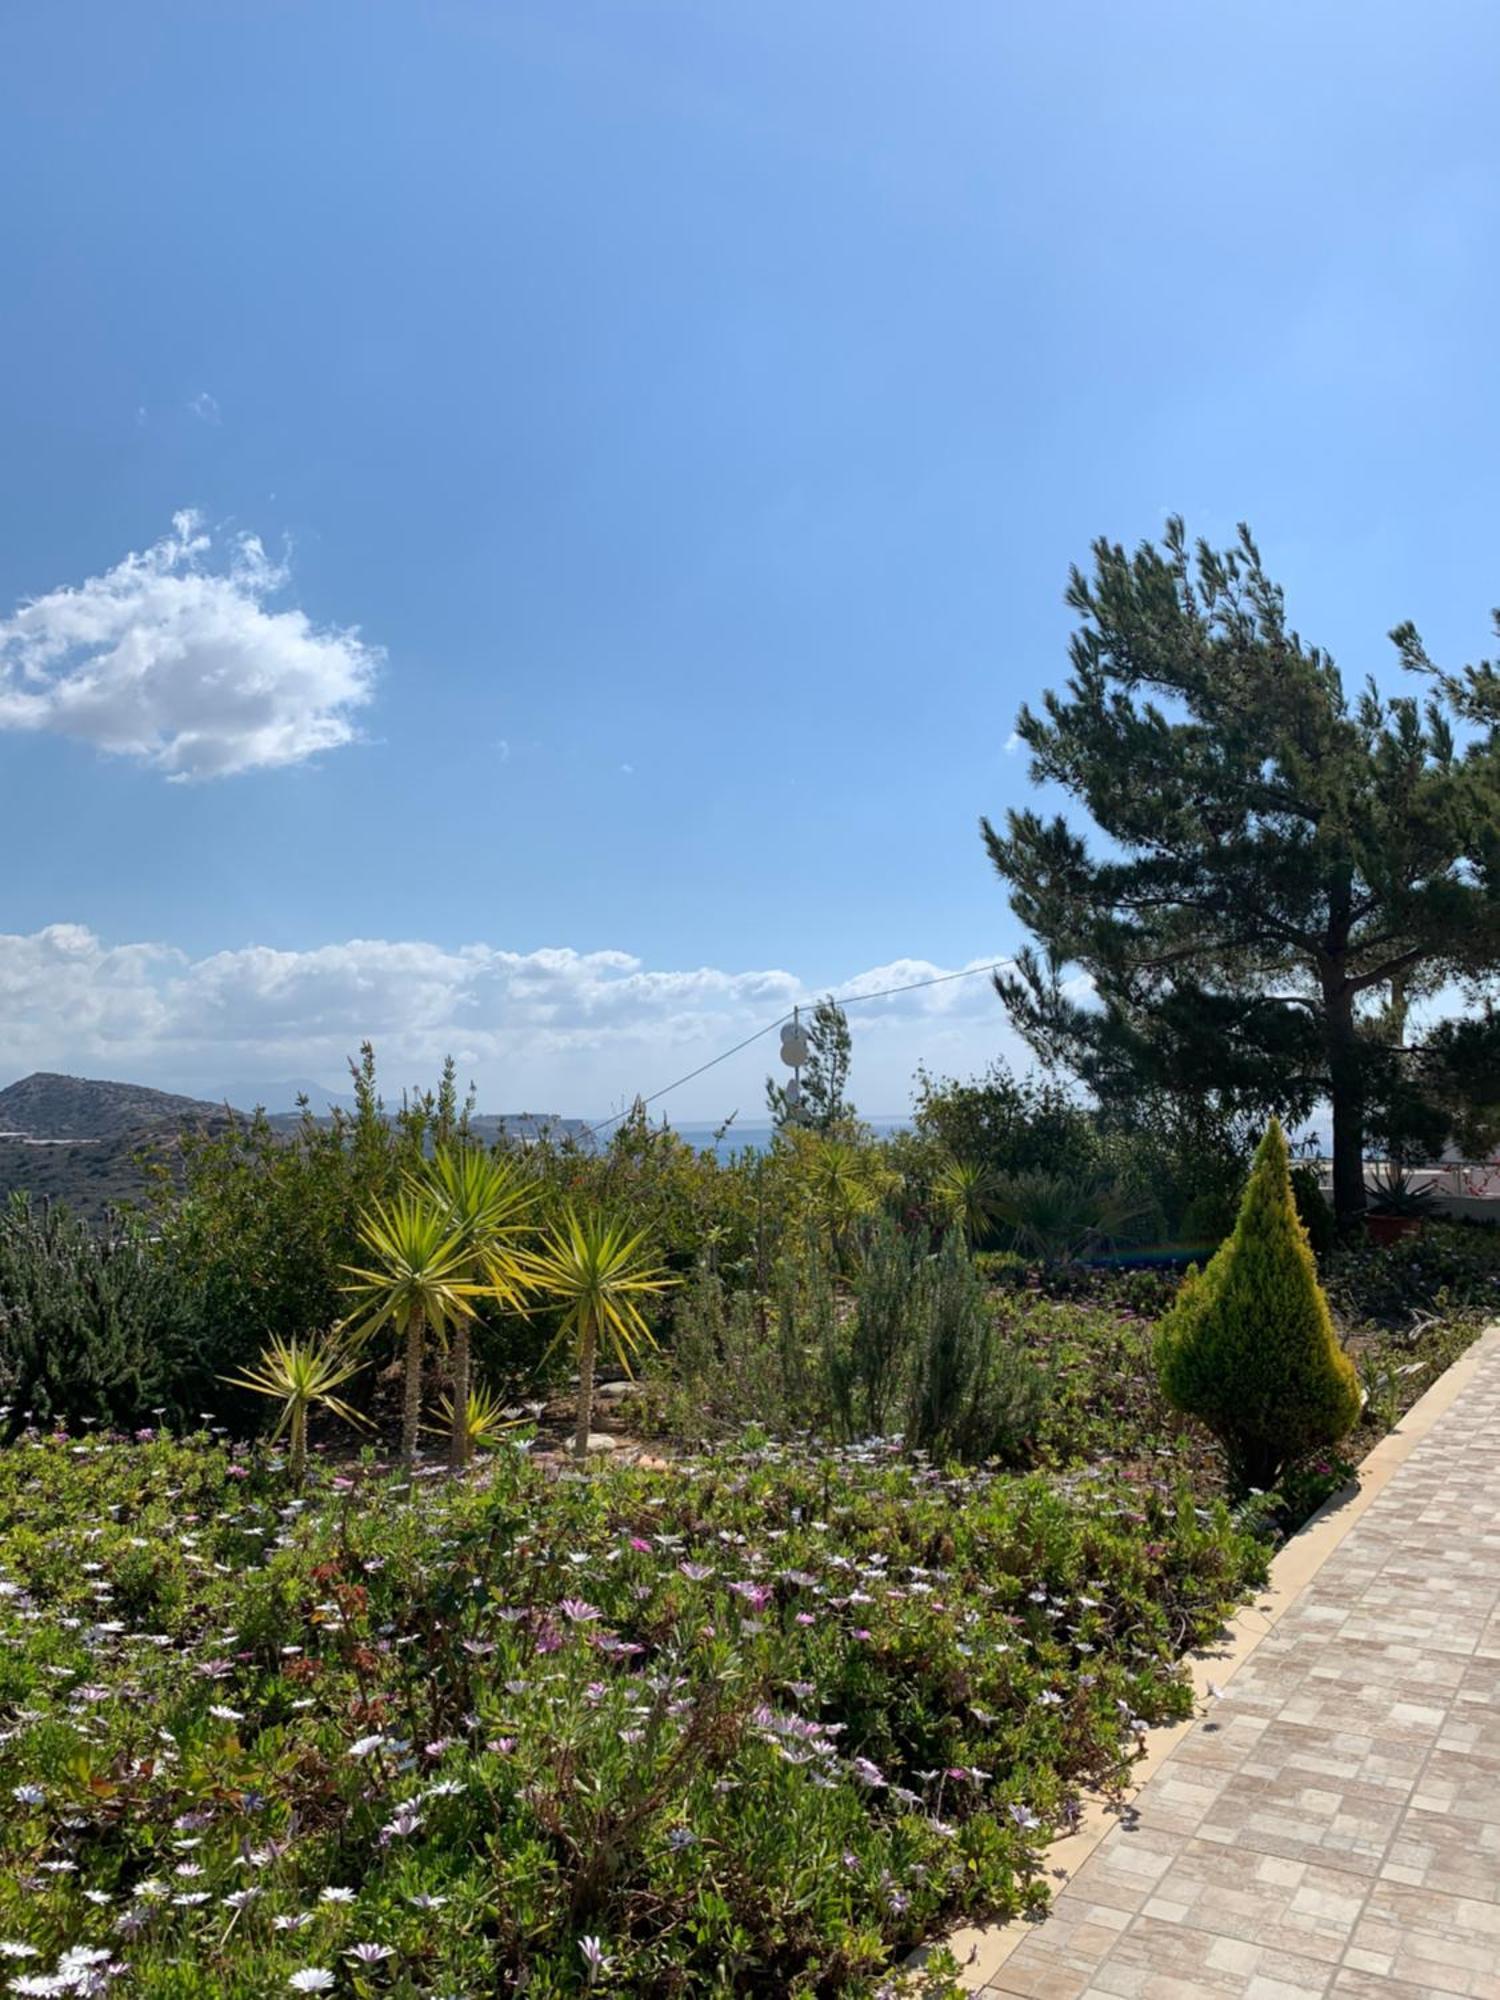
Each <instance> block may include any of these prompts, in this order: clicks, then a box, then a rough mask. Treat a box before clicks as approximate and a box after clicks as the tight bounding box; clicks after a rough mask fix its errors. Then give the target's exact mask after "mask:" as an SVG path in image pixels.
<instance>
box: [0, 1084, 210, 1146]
mask: <svg viewBox="0 0 1500 2000" xmlns="http://www.w3.org/2000/svg"><path fill="white" fill-rule="evenodd" d="M223 1116H224V1106H223V1105H222V1104H210V1103H209V1102H208V1101H207V1099H205V1098H200V1097H178V1096H176V1095H174V1093H173V1092H172V1091H170V1090H150V1089H148V1088H147V1086H146V1085H145V1084H143V1083H105V1082H102V1081H100V1080H98V1079H96V1078H93V1077H86V1076H57V1075H54V1074H52V1073H51V1072H49V1071H47V1070H38V1071H37V1072H36V1074H35V1075H34V1076H24V1077H22V1079H21V1081H20V1082H19V1083H13V1084H11V1085H10V1086H9V1088H8V1089H6V1090H0V1136H4V1137H7V1138H14V1137H17V1136H19V1137H23V1138H27V1139H119V1138H122V1137H124V1136H125V1135H126V1134H127V1133H131V1132H142V1131H146V1130H149V1129H150V1128H151V1127H153V1126H160V1125H173V1126H176V1125H200V1124H202V1123H203V1122H204V1120H205V1119H219V1118H222V1117H223Z"/></svg>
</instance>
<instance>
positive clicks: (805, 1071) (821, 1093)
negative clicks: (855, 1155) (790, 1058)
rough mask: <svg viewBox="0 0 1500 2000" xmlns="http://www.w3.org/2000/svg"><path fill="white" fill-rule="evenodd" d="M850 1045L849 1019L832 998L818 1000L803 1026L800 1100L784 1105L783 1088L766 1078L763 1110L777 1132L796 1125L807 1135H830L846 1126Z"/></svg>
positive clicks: (850, 1114)
mask: <svg viewBox="0 0 1500 2000" xmlns="http://www.w3.org/2000/svg"><path fill="white" fill-rule="evenodd" d="M852 1054H853V1045H852V1043H851V1041H850V1037H849V1017H848V1015H847V1014H846V1013H845V1012H844V1010H843V1008H842V1007H841V1006H840V1005H839V1004H838V1002H837V1001H836V1000H834V999H832V998H830V999H827V1000H820V1001H819V1002H818V1004H817V1006H816V1007H815V1008H814V1009H813V1014H812V1019H811V1021H810V1022H809V1023H808V1027H807V1061H806V1062H805V1063H804V1064H803V1065H802V1076H801V1086H802V1097H801V1101H800V1103H798V1104H797V1105H796V1106H793V1105H791V1104H789V1103H788V1102H787V1093H786V1086H785V1085H784V1084H780V1083H778V1082H777V1081H776V1079H775V1077H773V1076H768V1077H767V1078H766V1108H767V1110H768V1111H769V1112H770V1114H771V1122H772V1123H773V1124H774V1125H775V1127H776V1129H777V1131H778V1132H779V1131H783V1130H784V1129H785V1128H786V1127H787V1126H788V1125H798V1126H801V1127H802V1128H803V1129H804V1130H806V1131H809V1132H834V1131H837V1130H839V1129H840V1128H841V1127H843V1126H845V1125H847V1124H849V1123H850V1122H851V1120H852V1119H853V1117H854V1106H853V1105H852V1104H849V1103H846V1102H845V1098H844V1092H845V1091H846V1090H847V1089H848V1087H849V1063H850V1059H851V1056H852Z"/></svg>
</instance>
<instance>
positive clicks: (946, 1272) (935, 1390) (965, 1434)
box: [906, 1231, 1047, 1465]
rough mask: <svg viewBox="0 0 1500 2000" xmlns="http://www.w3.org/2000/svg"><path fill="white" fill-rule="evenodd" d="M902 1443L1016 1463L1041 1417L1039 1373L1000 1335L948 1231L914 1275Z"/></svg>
mask: <svg viewBox="0 0 1500 2000" xmlns="http://www.w3.org/2000/svg"><path fill="white" fill-rule="evenodd" d="M915 1303H916V1314H915V1322H916V1348H915V1353H914V1355H913V1361H912V1377H911V1392H910V1404H909V1410H908V1416H907V1426H906V1437H907V1442H908V1443H909V1444H911V1445H914V1446H915V1447H916V1448H917V1449H918V1450H920V1451H927V1452H930V1453H932V1455H933V1456H934V1457H938V1458H956V1459H964V1460H967V1461H968V1462H969V1463H971V1464H979V1463H982V1462H983V1461H985V1460H987V1459H999V1460H1001V1461H1003V1462H1004V1463H1006V1464H1009V1465H1015V1464H1019V1463H1020V1462H1021V1461H1022V1460H1023V1459H1024V1458H1025V1456H1026V1455H1027V1453H1028V1451H1029V1449H1030V1446H1031V1444H1032V1441H1033V1439H1034V1438H1035V1436H1036V1433H1037V1429H1038V1426H1039V1424H1040V1422H1041V1417H1042V1409H1043V1406H1044V1404H1045V1401H1046V1394H1047V1388H1046V1378H1045V1377H1044V1376H1043V1374H1042V1372H1041V1370H1040V1369H1039V1368H1038V1367H1037V1366H1036V1365H1035V1363H1034V1362H1032V1360H1031V1359H1030V1357H1029V1356H1028V1355H1027V1354H1026V1353H1025V1351H1024V1350H1023V1349H1022V1347H1021V1345H1020V1343H1019V1342H1018V1341H1016V1340H1014V1339H1013V1338H1012V1339H1004V1338H1002V1337H1001V1336H1000V1334H999V1332H998V1329H997V1327H996V1321H995V1312H994V1309H993V1307H992V1306H991V1304H990V1301H989V1299H988V1297H987V1295H986V1292H985V1287H984V1281H983V1279H982V1278H981V1277H980V1276H979V1274H978V1272H977V1271H976V1270H975V1268H974V1261H973V1259H972V1258H971V1257H970V1256H969V1255H968V1253H967V1251H966V1250H965V1247H964V1242H963V1238H962V1237H961V1236H960V1235H959V1234H958V1232H957V1231H955V1232H954V1233H953V1234H952V1235H950V1236H949V1237H948V1238H947V1239H946V1241H945V1242H944V1244H943V1247H942V1249H941V1251H940V1252H939V1253H938V1255H937V1256H936V1257H934V1258H932V1259H931V1261H930V1262H929V1263H928V1264H927V1265H926V1266H925V1268H924V1269H923V1271H922V1273H921V1277H920V1280H919V1283H918V1287H917V1298H916V1302H915Z"/></svg>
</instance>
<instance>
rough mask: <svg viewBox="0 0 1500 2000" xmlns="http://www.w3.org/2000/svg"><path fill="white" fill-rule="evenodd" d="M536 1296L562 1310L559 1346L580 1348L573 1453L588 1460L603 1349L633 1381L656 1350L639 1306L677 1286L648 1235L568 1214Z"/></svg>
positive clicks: (550, 1239)
mask: <svg viewBox="0 0 1500 2000" xmlns="http://www.w3.org/2000/svg"><path fill="white" fill-rule="evenodd" d="M532 1271H533V1281H534V1283H535V1284H536V1286H537V1289H538V1290H539V1291H541V1292H542V1293H543V1294H544V1295H545V1296H546V1297H547V1298H549V1299H551V1300H553V1301H554V1303H555V1304H557V1305H559V1306H561V1308H562V1324H561V1325H560V1326H559V1328H558V1330H557V1340H555V1341H554V1342H553V1345H554V1346H556V1345H557V1343H558V1341H564V1340H568V1341H573V1342H576V1347H577V1357H578V1424H577V1428H576V1431H575V1433H574V1437H573V1453H574V1456H575V1457H577V1458H580V1459H581V1458H583V1457H585V1456H586V1455H587V1453H588V1444H589V1425H590V1423H591V1421H592V1419H593V1414H594V1362H595V1358H596V1356H597V1354H598V1351H599V1348H600V1346H601V1345H603V1346H604V1348H605V1349H606V1350H607V1351H608V1353H609V1354H610V1356H611V1357H612V1359H613V1360H615V1361H616V1362H617V1363H618V1364H619V1366H620V1367H622V1368H623V1369H624V1370H625V1373H626V1374H627V1375H629V1374H632V1373H633V1372H634V1371H633V1369H632V1367H631V1363H632V1361H633V1360H634V1359H635V1357H636V1356H637V1355H638V1354H639V1353H640V1351H641V1349H642V1348H643V1347H649V1346H651V1345H652V1339H651V1329H650V1328H649V1327H648V1326H647V1324H646V1321H645V1319H644V1318H643V1316H642V1314H641V1306H640V1302H641V1300H643V1299H647V1298H654V1297H657V1296H659V1295H660V1294H661V1293H662V1292H664V1291H666V1290H667V1289H668V1287H669V1286H671V1285H674V1284H675V1283H676V1282H677V1280H676V1279H675V1278H673V1277H672V1276H671V1275H670V1274H669V1273H668V1272H666V1271H665V1270H663V1269H662V1267H661V1266H660V1265H659V1264H656V1263H654V1262H653V1261H652V1259H651V1257H650V1256H649V1254H648V1252H647V1250H646V1239H645V1234H644V1232H643V1231H640V1230H637V1231H635V1232H633V1233H632V1232H631V1231H630V1230H629V1229H628V1228H627V1227H626V1225H625V1224H624V1223H622V1222H618V1221H615V1220H614V1219H612V1218H611V1217H609V1216H605V1215H587V1216H581V1215H579V1214H578V1212H577V1210H576V1209H573V1208H568V1209H565V1210H564V1212H563V1215H562V1217H561V1219H560V1221H559V1222H557V1223H556V1224H555V1225H554V1226H553V1227H552V1228H551V1229H549V1230H548V1232H547V1234H546V1236H545V1237H544V1238H543V1239H542V1245H541V1248H540V1250H539V1251H538V1253H537V1255H536V1258H535V1260H534V1263H533V1266H532Z"/></svg>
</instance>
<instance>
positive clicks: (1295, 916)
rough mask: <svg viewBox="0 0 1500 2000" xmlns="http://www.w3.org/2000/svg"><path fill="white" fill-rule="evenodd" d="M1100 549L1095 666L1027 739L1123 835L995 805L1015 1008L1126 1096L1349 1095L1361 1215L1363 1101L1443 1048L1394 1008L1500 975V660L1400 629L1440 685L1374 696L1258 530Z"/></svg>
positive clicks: (1075, 679) (1348, 1173)
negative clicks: (1411, 1039) (1430, 650)
mask: <svg viewBox="0 0 1500 2000" xmlns="http://www.w3.org/2000/svg"><path fill="white" fill-rule="evenodd" d="M1093 556H1094V574H1093V576H1092V577H1091V578H1086V577H1085V576H1084V575H1083V574H1082V573H1081V572H1080V571H1078V570H1077V569H1075V570H1074V571H1073V572H1072V579H1071V582H1070V585H1069V589H1068V593H1067V597H1068V603H1069V604H1070V605H1071V606H1072V608H1073V609H1074V610H1075V611H1076V612H1078V613H1079V615H1080V619H1081V623H1080V626H1079V629H1078V630H1077V631H1076V632H1075V633H1074V636H1073V639H1072V643H1071V649H1070V657H1071V664H1072V675H1071V678H1070V680H1069V682H1068V684H1067V687H1066V689H1065V690H1063V691H1062V692H1049V693H1048V694H1047V695H1046V697H1045V700H1044V702H1043V705H1042V708H1043V712H1042V713H1041V714H1040V715H1037V714H1034V713H1032V712H1031V711H1030V710H1029V709H1023V710H1022V711H1021V715H1020V717H1019V719H1018V721H1017V724H1016V730H1017V734H1018V736H1019V737H1020V739H1021V741H1022V742H1023V743H1025V745H1026V746H1027V748H1028V749H1029V750H1030V752H1031V771H1032V776H1033V778H1034V779H1035V780H1036V781H1037V782H1038V783H1047V784H1055V785H1060V786H1061V787H1062V788H1063V789H1064V790H1065V791H1066V792H1068V793H1069V794H1071V795H1072V797H1073V798H1075V799H1076V800H1078V801H1080V802H1081V803H1082V805H1083V806H1085V807H1086V809H1087V811H1088V813H1089V814H1090V816H1091V817H1092V819H1093V821H1094V823H1095V825H1096V826H1097V828H1098V829H1099V831H1100V833H1101V834H1102V835H1103V836H1104V843H1105V845H1104V847H1103V849H1102V851H1101V852H1098V853H1095V852H1091V851H1090V849H1089V847H1088V845H1087V843H1086V841H1085V839H1084V838H1083V836H1082V835H1081V834H1080V833H1078V832H1076V831H1075V830H1074V829H1073V828H1072V827H1070V825H1069V824H1068V822H1067V820H1066V819H1065V818H1064V817H1063V816H1062V815H1058V816H1056V817H1054V818H1052V819H1050V820H1044V819H1043V818H1042V817H1041V816H1040V815H1039V814H1037V813H1036V812H1033V811H1029V810H1028V811H1013V812H1011V813H1010V814H1009V816H1008V819H1007V823H1006V826H1005V828H1004V830H1003V831H1000V830H997V829H996V828H995V827H993V826H991V825H990V824H989V823H988V822H985V824H984V837H985V841H986V843H987V845H988V848H989V853H990V857H991V859H992V861H993V862H994V865H995V867H996V869H997V870H998V872H999V874H1000V875H1001V877H1002V878H1003V879H1004V881H1005V882H1006V883H1007V885H1008V886H1009V889H1010V898H1011V907H1012V909H1013V910H1014V911H1015V913H1016V915H1017V916H1018V917H1019V918H1020V919H1021V921H1022V922H1023V923H1024V924H1025V925H1026V926H1027V928H1028V929H1029V930H1030V931H1031V932H1032V933H1033V935H1034V937H1035V939H1036V941H1037V946H1038V947H1039V948H1038V949H1035V950H1029V951H1028V953H1027V954H1025V955H1024V958H1023V963H1022V965H1021V969H1020V971H1019V973H1018V974H1017V975H1016V976H1014V977H1011V978H1005V977H1002V978H1000V979H999V980H998V981H997V984H998V985H999V987H1000V991H1001V995H1002V998H1003V999H1004V1000H1005V1001H1006V1004H1007V1006H1008V1007H1009V1008H1010V1010H1011V1013H1012V1017H1013V1018H1014V1020H1015V1022H1016V1024H1017V1026H1018V1027H1019V1028H1020V1029H1021V1031H1022V1032H1023V1033H1024V1034H1025V1035H1026V1036H1027V1038H1028V1039H1029V1040H1030V1041H1031V1043H1032V1045H1033V1046H1034V1047H1035V1048H1036V1049H1037V1050H1038V1051H1039V1053H1041V1054H1042V1056H1043V1057H1044V1059H1046V1060H1049V1061H1059V1062H1062V1063H1063V1064H1064V1065H1066V1066H1067V1067H1069V1068H1071V1069H1072V1070H1073V1071H1074V1072H1075V1073H1076V1074H1077V1075H1078V1076H1079V1077H1081V1078H1082V1080H1083V1081H1084V1082H1085V1083H1086V1084H1087V1085H1088V1086H1089V1087H1090V1088H1091V1089H1092V1090H1093V1091H1094V1092H1095V1094H1096V1095H1097V1096H1098V1097H1099V1098H1100V1099H1101V1101H1103V1102H1106V1103H1108V1102H1110V1101H1114V1102H1120V1103H1128V1102H1130V1101H1131V1100H1132V1099H1134V1098H1137V1097H1139V1096H1140V1094H1141V1093H1142V1091H1143V1090H1166V1091H1169V1092H1175V1093H1178V1094H1180V1095H1182V1096H1183V1097H1185V1098H1193V1097H1197V1098H1199V1099H1202V1100H1205V1101H1213V1102H1215V1103H1217V1104H1218V1105H1219V1106H1220V1107H1221V1108H1222V1109H1225V1110H1230V1111H1239V1112H1246V1111H1249V1112H1254V1113H1255V1114H1256V1115H1257V1116H1260V1117H1263V1116H1264V1115H1265V1114H1266V1113H1267V1112H1268V1111H1277V1112H1280V1113H1281V1115H1282V1116H1284V1117H1289V1118H1300V1117H1305V1116H1306V1115H1307V1114H1308V1112H1309V1111H1311V1109H1312V1108H1313V1107H1314V1105H1316V1104H1317V1103H1318V1102H1320V1101H1327V1102H1328V1103H1329V1105H1330V1106H1331V1110H1332V1121H1333V1153H1334V1197H1335V1207H1336V1208H1337V1210H1338V1212H1339V1214H1340V1216H1341V1217H1348V1216H1350V1215H1354V1214H1357V1213H1358V1211H1359V1210H1360V1209H1361V1208H1362V1207H1363V1206H1364V1199H1365V1195H1364V1173H1363V1154H1364V1139H1365V1129H1366V1115H1367V1111H1368V1110H1370V1109H1372V1108H1374V1106H1375V1104H1376V1103H1377V1101H1378V1097H1379V1093H1380V1090H1381V1089H1382V1088H1386V1087H1387V1085H1388V1081H1389V1078H1390V1075H1391V1071H1392V1067H1393V1065H1413V1064H1416V1063H1419V1062H1420V1054H1419V1052H1417V1051H1412V1050H1408V1049H1406V1048H1405V1047H1404V1046H1398V1047H1394V1048H1393V1047H1391V1046H1388V1044H1390V1043H1391V1035H1390V1033H1389V1032H1386V1033H1384V1034H1382V1030H1381V1027H1380V1023H1379V1014H1380V1011H1381V1010H1380V1003H1381V1002H1382V1001H1385V1002H1387V1003H1390V1002H1393V1001H1394V1002H1395V1003H1396V1004H1395V1006H1394V1008H1393V1007H1392V1006H1391V1005H1390V1004H1387V1006H1386V1007H1385V1009H1384V1010H1383V1011H1384V1013H1385V1015H1386V1016H1387V1017H1388V1018H1396V1019H1398V1020H1399V1016H1400V1014H1401V1012H1402V1011H1403V1010H1402V1006H1401V997H1402V995H1403V994H1410V993H1412V992H1417V991H1421V990H1431V989H1433V988H1434V987H1436V986H1440V985H1442V984H1443V983H1444V982H1446V981H1451V980H1455V979H1457V980H1471V981H1479V980H1482V979H1483V978H1484V977H1485V976H1486V975H1488V974H1489V973H1491V972H1492V971H1493V970H1494V969H1495V968H1496V967H1497V966H1500V667H1497V666H1496V665H1495V664H1492V663H1490V662H1481V663H1479V664H1478V665H1477V666H1470V667H1466V668H1464V669H1463V670H1462V671H1461V672H1458V673H1448V672H1444V671H1441V670H1440V669H1438V668H1437V667H1435V666H1434V665H1433V664H1432V662H1431V661H1430V660H1429V659H1428V657H1427V655H1426V653H1425V652H1424V650H1423V648H1422V644H1421V641H1420V639H1419V638H1418V637H1417V634H1416V632H1415V631H1414V630H1413V629H1412V627H1411V626H1410V625H1404V626H1401V627H1398V628H1397V630H1396V631H1395V632H1393V633H1392V635H1391V637H1392V638H1393V640H1394V641H1395V642H1396V645H1397V648H1398V651H1399V655H1400V659H1401V662H1402V665H1403V667H1404V668H1405V669H1406V670H1407V671H1408V672H1410V673H1411V674H1412V675H1414V676H1417V677H1420V678H1421V679H1422V680H1423V681H1424V682H1425V683H1426V688H1425V692H1424V693H1423V694H1422V695H1421V696H1420V697H1419V696H1418V695H1401V696H1398V697H1394V698H1387V697H1384V696H1382V695H1381V694H1380V693H1379V692H1378V691H1377V690H1376V688H1375V686H1374V684H1373V682H1372V683H1370V684H1369V685H1368V686H1367V688H1366V689H1365V691H1364V692H1362V693H1361V694H1359V695H1358V696H1357V697H1352V696H1350V695H1349V694H1347V693H1346V691H1345V688H1344V685H1343V681H1342V679H1341V677H1340V675H1339V672H1338V669H1337V668H1336V667H1335V665H1334V662H1333V660H1332V659H1331V658H1330V657H1329V655H1328V654H1326V653H1325V652H1323V651H1321V650H1320V649H1318V648H1317V647H1311V646H1307V645H1304V643H1303V641H1302V640H1301V638H1300V637H1299V636H1298V634H1297V633H1296V632H1295V631H1293V630H1292V629H1291V628H1290V627H1289V626H1288V624H1287V621H1286V614H1285V608H1284V605H1283V601H1282V594H1281V591H1280V590H1279V588H1278V587H1277V586H1276V585H1275V584H1274V583H1273V582H1272V581H1271V580H1270V578H1269V577H1267V575H1266V574H1265V571H1264V569H1263V568H1262V565H1261V559H1260V554H1259V551H1258V550H1257V549H1256V546H1255V543H1254V541H1253V540H1252V539H1251V536H1250V533H1249V530H1248V529H1246V528H1241V530H1240V536H1239V542H1238V545H1237V546H1236V547H1235V548H1233V549H1231V550H1228V551H1226V552H1223V553H1219V552H1216V551H1214V550H1212V549H1210V548H1209V547H1208V546H1207V545H1206V544H1205V543H1201V542H1200V543H1199V544H1198V546H1197V550H1196V552H1195V553H1194V554H1192V555H1190V554H1189V551H1188V547H1187V542H1186V537H1185V533H1184V530H1183V526H1182V523H1181V521H1178V520H1173V521H1171V522H1169V524H1168V527H1167V532H1166V537H1165V540H1164V542H1163V544H1162V546H1161V547H1159V548H1158V547H1155V546H1153V545H1151V544H1149V543H1147V544H1143V545H1142V546H1141V547H1140V548H1139V549H1138V550H1136V552H1135V553H1134V554H1133V555H1127V553H1126V552H1125V550H1124V549H1123V548H1122V547H1120V546H1119V545H1118V544H1111V543H1109V542H1105V541H1099V542H1096V543H1095V545H1094V550H1093ZM1497 623H1500V614H1497ZM1069 968H1081V969H1082V970H1083V971H1084V972H1085V973H1086V974H1087V975H1088V980H1089V984H1090V986H1091V989H1092V993H1091V998H1090V999H1089V1000H1088V1001H1086V1002H1085V1001H1080V999H1079V998H1078V997H1077V994H1078V988H1077V982H1076V980H1074V979H1073V978H1072V977H1071V976H1070V973H1069ZM1397 1040H1398V1042H1399V1040H1400V1038H1399V1036H1398V1037H1397ZM1382 1079H1384V1081H1382Z"/></svg>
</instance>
